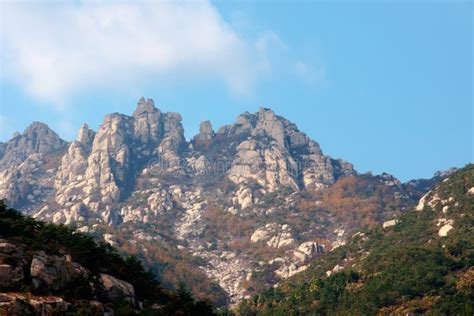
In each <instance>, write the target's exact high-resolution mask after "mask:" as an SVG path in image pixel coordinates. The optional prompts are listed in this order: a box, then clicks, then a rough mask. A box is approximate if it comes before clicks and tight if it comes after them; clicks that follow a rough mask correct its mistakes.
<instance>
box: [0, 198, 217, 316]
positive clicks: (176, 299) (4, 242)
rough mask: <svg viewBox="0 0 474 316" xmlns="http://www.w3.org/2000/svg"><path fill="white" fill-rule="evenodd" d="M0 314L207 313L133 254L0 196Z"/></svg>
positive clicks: (207, 307)
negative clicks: (38, 216) (168, 286)
mask: <svg viewBox="0 0 474 316" xmlns="http://www.w3.org/2000/svg"><path fill="white" fill-rule="evenodd" d="M0 238H1V239H0V292H1V293H0V314H1V315H73V314H74V315H114V314H115V315H132V314H137V313H138V312H141V313H143V314H146V315H213V311H212V308H211V306H210V305H209V304H207V303H205V302H199V301H198V302H196V301H195V300H194V299H193V298H192V296H190V294H189V292H187V290H186V289H185V288H181V289H180V291H178V292H177V293H173V292H169V291H166V290H164V289H163V288H162V287H161V285H160V284H159V282H158V281H157V280H156V278H155V276H154V275H153V274H151V273H150V272H147V271H145V269H144V268H143V266H142V265H141V263H140V262H139V261H138V259H136V258H135V257H132V256H129V257H126V258H124V257H122V256H120V255H119V253H118V252H117V251H116V250H115V249H114V248H112V247H111V246H109V245H106V244H97V243H96V242H95V241H94V240H93V239H92V238H91V237H89V236H86V235H83V234H80V233H77V232H74V230H72V229H70V228H67V227H65V226H58V225H54V224H45V223H43V222H38V221H35V220H33V219H32V218H29V217H25V216H23V215H21V214H20V213H18V212H17V211H15V210H13V209H9V208H7V207H6V206H5V204H4V203H3V202H2V201H0Z"/></svg>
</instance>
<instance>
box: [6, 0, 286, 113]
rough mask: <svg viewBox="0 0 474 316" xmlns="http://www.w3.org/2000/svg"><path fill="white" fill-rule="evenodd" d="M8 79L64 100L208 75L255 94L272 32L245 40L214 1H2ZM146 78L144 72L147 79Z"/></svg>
mask: <svg viewBox="0 0 474 316" xmlns="http://www.w3.org/2000/svg"><path fill="white" fill-rule="evenodd" d="M0 6H1V7H0V9H1V11H0V12H1V20H2V21H1V28H0V37H1V38H0V51H1V54H2V56H1V61H0V63H1V68H2V72H4V73H3V74H2V80H10V81H13V82H15V83H16V84H18V85H20V86H21V87H22V88H24V89H25V90H26V91H27V92H28V93H29V94H30V95H32V96H33V97H35V98H37V99H39V100H42V101H46V102H51V103H52V104H54V105H56V106H58V107H61V106H62V105H63V104H65V103H67V102H68V98H71V96H73V95H74V94H75V93H78V92H80V91H83V90H85V89H89V88H102V87H114V88H117V87H121V88H130V89H133V88H136V85H138V84H140V82H143V81H144V80H145V81H146V80H149V79H150V78H153V77H154V76H158V77H159V78H161V79H162V80H166V79H167V77H175V76H176V74H178V76H179V75H180V74H181V75H184V76H186V78H190V77H192V78H195V79H197V80H202V77H203V76H210V77H212V78H215V79H219V80H223V81H224V82H226V84H227V86H228V87H229V89H230V91H231V92H232V93H235V94H238V95H241V94H244V95H245V94H249V93H251V90H252V86H253V84H254V83H255V81H256V80H257V79H258V78H259V76H260V75H261V74H262V72H265V71H266V69H268V67H269V65H268V64H269V61H268V58H267V57H266V50H267V48H266V47H267V45H269V43H276V44H277V45H278V46H283V47H284V44H283V43H282V42H281V40H280V39H279V38H278V36H276V34H274V33H272V32H267V33H264V35H263V37H261V38H260V39H258V40H257V41H256V42H249V41H248V40H244V39H243V38H242V37H241V36H239V34H237V33H236V32H235V30H233V28H232V26H231V25H230V24H229V23H227V22H226V21H225V20H224V19H223V18H222V17H221V16H220V14H219V12H218V11H217V10H216V8H215V7H213V6H212V5H211V4H210V3H208V2H181V1H179V2H171V1H160V2H141V1H140V2H130V3H124V2H81V3H79V4H78V3H75V4H67V3H61V2H42V3H40V4H34V3H33V2H26V3H23V2H22V3H14V2H1V3H0ZM144 77H146V78H144Z"/></svg>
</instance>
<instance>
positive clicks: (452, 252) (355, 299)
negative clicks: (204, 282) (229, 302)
mask: <svg viewBox="0 0 474 316" xmlns="http://www.w3.org/2000/svg"><path fill="white" fill-rule="evenodd" d="M473 210H474V165H472V164H471V165H468V166H466V167H465V168H463V169H460V170H458V171H456V172H454V173H450V176H449V178H447V179H445V180H444V181H442V182H441V183H439V184H438V185H437V186H436V187H435V188H434V189H432V190H430V191H429V192H428V193H427V194H426V195H424V196H423V197H422V198H421V199H420V202H419V204H418V205H417V206H416V207H414V208H412V209H410V210H409V211H407V212H405V213H404V214H403V215H401V216H400V217H399V218H398V219H397V220H395V221H392V222H387V223H385V224H384V225H383V226H379V227H376V228H374V229H369V230H364V231H360V232H357V233H356V234H354V235H353V236H352V237H351V238H349V239H348V242H347V244H346V245H345V246H341V247H339V248H338V249H336V250H334V251H332V252H330V253H328V254H327V255H326V256H324V257H322V258H319V260H316V261H313V262H312V263H311V265H310V267H309V268H308V269H307V270H306V271H305V272H303V273H301V274H299V275H297V276H295V277H294V278H292V279H290V280H287V281H286V282H285V283H284V284H282V285H281V286H279V287H277V288H269V289H267V290H265V291H263V292H262V293H261V294H259V295H256V296H254V297H253V298H252V299H250V300H247V301H245V302H243V303H242V304H241V305H240V306H239V313H238V314H239V315H288V314H289V315H415V314H428V315H472V314H473V312H474V291H473V289H474V268H473V267H474V212H473Z"/></svg>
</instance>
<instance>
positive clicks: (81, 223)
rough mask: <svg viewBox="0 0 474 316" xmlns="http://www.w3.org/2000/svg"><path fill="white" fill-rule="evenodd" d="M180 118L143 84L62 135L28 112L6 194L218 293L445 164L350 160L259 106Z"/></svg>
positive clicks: (256, 276)
mask: <svg viewBox="0 0 474 316" xmlns="http://www.w3.org/2000/svg"><path fill="white" fill-rule="evenodd" d="M181 120H182V118H181V116H180V115H179V114H177V113H164V112H162V111H160V110H159V109H157V108H156V107H155V104H154V102H153V100H151V99H147V100H145V99H144V98H142V99H140V100H139V102H138V104H137V108H136V110H135V111H134V113H133V115H132V116H128V115H124V114H118V113H113V114H109V115H107V116H106V117H105V118H104V121H103V123H102V124H101V125H100V127H99V129H98V130H97V131H93V130H91V129H90V128H89V127H88V126H87V125H86V124H84V125H83V126H82V127H81V129H80V131H79V133H78V136H77V139H76V140H74V141H72V142H69V143H68V142H65V141H64V140H62V139H60V138H59V136H58V135H57V134H56V133H55V132H53V131H52V130H50V129H49V128H48V127H47V126H46V125H44V124H42V123H33V124H32V125H31V126H30V127H28V128H27V129H26V130H25V131H24V132H23V133H22V134H17V135H15V136H14V137H13V138H12V139H11V140H9V141H7V142H6V143H3V144H1V146H0V198H4V199H5V200H6V201H7V203H8V204H9V205H11V206H12V207H14V208H17V209H19V210H20V211H22V212H23V213H25V214H28V215H31V216H33V217H34V218H36V219H41V220H44V221H50V222H53V223H57V224H66V225H73V226H74V227H75V228H76V229H77V230H78V231H80V232H83V233H88V234H89V235H92V236H94V237H96V238H98V239H99V240H103V241H106V242H107V243H109V244H111V245H113V246H115V247H117V248H118V249H120V250H121V251H123V252H125V253H131V254H134V255H136V256H137V257H138V258H140V259H141V260H142V261H143V262H144V263H145V264H146V265H147V266H149V267H151V268H152V270H153V272H155V273H156V274H157V275H158V276H159V277H160V280H161V281H162V283H163V285H164V286H165V287H173V286H174V285H175V284H176V283H177V282H176V280H182V281H184V282H186V283H187V284H189V285H190V286H191V287H192V290H193V293H194V294H195V295H196V296H197V297H198V298H200V299H203V298H209V299H211V300H212V301H213V302H214V303H216V304H219V305H226V304H229V303H230V304H235V303H237V302H238V301H239V300H241V299H242V298H244V297H250V295H252V294H254V293H256V292H258V291H259V290H263V289H264V288H265V287H266V286H271V285H275V284H278V283H280V282H281V281H282V280H284V279H286V278H288V277H290V276H292V275H294V274H296V273H299V272H302V271H304V270H305V269H307V268H308V265H307V263H308V262H309V261H310V260H311V259H313V258H315V257H319V256H321V255H322V254H323V253H325V252H328V251H330V250H331V249H333V248H335V247H338V246H341V245H343V244H344V240H345V239H346V238H347V236H350V235H352V234H353V233H355V232H357V231H359V230H361V229H365V228H368V227H373V226H377V225H380V224H382V223H383V222H385V221H390V220H394V219H395V218H397V217H398V216H399V215H400V214H402V213H403V212H404V211H406V210H407V209H409V208H410V207H412V206H414V205H415V204H416V203H417V202H418V199H419V198H420V197H421V195H423V194H424V193H426V191H427V190H428V189H429V186H430V185H432V184H434V183H436V182H437V181H441V180H442V179H444V178H445V176H446V175H439V177H438V178H436V179H433V180H429V181H428V180H427V181H424V180H418V181H415V182H410V183H405V184H403V183H401V182H400V181H399V180H397V179H396V178H395V177H393V176H391V175H389V174H382V175H376V176H374V175H371V174H358V173H357V172H356V171H355V170H354V168H353V166H352V164H350V163H348V162H346V161H344V160H341V159H333V158H331V157H330V156H327V155H325V154H323V152H322V150H321V148H320V146H319V144H318V143H317V142H315V141H313V140H311V139H310V138H309V137H308V136H307V135H306V134H305V133H303V132H301V131H299V130H298V128H297V127H296V125H295V124H294V123H292V122H290V121H288V120H286V119H285V118H283V117H281V116H278V115H276V114H275V113H274V112H273V111H272V110H270V109H266V108H261V109H260V110H259V111H258V112H257V113H248V112H245V113H243V114H242V115H239V116H238V117H237V119H236V121H235V123H234V124H229V125H225V126H223V127H221V128H219V129H218V130H217V131H214V130H213V128H212V126H211V124H210V122H208V121H205V122H203V123H201V124H200V132H199V134H198V135H196V136H195V137H193V138H192V139H191V140H189V141H187V140H186V139H185V137H184V129H183V127H182V124H181ZM430 181H431V182H430Z"/></svg>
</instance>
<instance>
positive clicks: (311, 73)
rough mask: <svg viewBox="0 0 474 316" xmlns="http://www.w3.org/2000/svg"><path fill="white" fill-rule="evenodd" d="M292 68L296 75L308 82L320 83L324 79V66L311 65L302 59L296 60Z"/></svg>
mask: <svg viewBox="0 0 474 316" xmlns="http://www.w3.org/2000/svg"><path fill="white" fill-rule="evenodd" d="M293 69H294V71H295V73H296V74H297V75H298V76H300V77H301V78H302V79H304V80H305V81H306V82H307V83H309V84H320V83H322V82H324V81H325V80H326V69H325V68H324V66H319V67H313V66H311V65H309V64H308V63H306V62H304V61H302V60H298V61H296V62H295V63H294V65H293Z"/></svg>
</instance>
